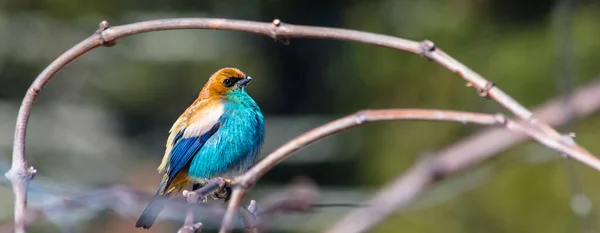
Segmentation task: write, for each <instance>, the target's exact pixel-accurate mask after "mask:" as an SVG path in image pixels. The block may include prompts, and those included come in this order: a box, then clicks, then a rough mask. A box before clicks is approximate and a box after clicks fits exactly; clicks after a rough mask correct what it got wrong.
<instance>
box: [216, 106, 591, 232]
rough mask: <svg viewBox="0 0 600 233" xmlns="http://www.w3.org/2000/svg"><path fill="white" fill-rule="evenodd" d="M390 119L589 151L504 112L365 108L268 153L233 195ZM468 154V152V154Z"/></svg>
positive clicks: (240, 179)
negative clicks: (483, 129) (501, 131)
mask: <svg viewBox="0 0 600 233" xmlns="http://www.w3.org/2000/svg"><path fill="white" fill-rule="evenodd" d="M390 120H430V121H455V122H461V123H472V124H480V125H501V126H504V127H505V128H506V129H508V130H511V131H515V132H519V133H523V134H526V135H529V136H530V137H532V138H534V139H536V140H537V141H539V142H540V143H542V144H544V145H546V146H547V147H549V148H552V149H555V150H557V151H561V152H564V153H566V154H570V155H571V154H576V155H580V156H581V154H583V155H587V154H584V153H586V152H585V150H583V149H582V148H581V147H579V146H577V145H575V144H574V143H564V142H562V140H561V141H558V140H555V139H554V138H552V137H551V136H549V135H547V134H545V133H544V132H542V131H541V130H539V129H538V128H537V127H534V126H533V125H531V124H529V123H528V122H517V121H513V120H509V119H507V118H506V117H504V116H503V115H501V114H496V115H489V114H478V113H467V112H458V111H441V110H418V109H404V110H400V109H396V110H394V109H390V110H365V111H360V112H357V113H356V114H353V115H349V116H346V117H344V118H340V119H338V120H336V121H333V122H330V123H327V124H325V125H322V126H320V127H318V128H315V129H313V130H311V131H309V132H306V133H304V134H302V135H300V136H298V137H296V138H295V139H293V140H291V141H289V142H288V143H286V144H284V145H282V146H281V147H279V148H278V149H277V150H275V151H274V152H272V153H271V154H269V155H267V156H266V157H265V158H264V159H263V160H261V161H260V162H258V163H257V164H256V165H254V166H253V167H252V168H250V169H249V170H248V171H247V172H246V173H244V174H243V175H241V176H239V177H237V178H236V179H235V180H234V181H233V184H234V185H236V186H235V187H234V191H233V194H232V199H233V200H241V199H242V198H243V196H244V195H245V193H246V190H247V188H248V187H250V186H251V185H254V184H255V183H256V181H257V180H258V179H259V178H260V177H262V176H263V175H264V174H265V173H266V172H267V171H269V170H270V169H271V168H273V167H274V166H275V165H277V164H278V163H280V162H281V161H283V160H284V159H286V158H288V157H289V156H291V154H292V153H293V152H295V151H298V150H300V149H301V148H303V147H305V146H307V145H309V144H310V143H313V142H315V141H317V140H319V139H322V138H324V137H327V136H329V135H332V134H335V133H338V132H341V131H343V130H346V129H349V128H352V127H356V126H359V125H362V124H364V123H368V122H376V121H390ZM466 155H467V156H468V154H466ZM443 165H444V164H436V167H435V168H432V169H435V170H434V171H435V174H441V172H442V171H444V170H445V169H446V168H444V167H443ZM438 166H439V167H438ZM238 204H239V203H238V202H233V201H232V202H231V203H230V204H229V208H228V212H227V213H226V214H225V218H224V219H223V225H222V228H221V233H224V232H228V231H229V229H228V226H230V225H231V224H232V222H233V216H235V210H236V209H237V205H238Z"/></svg>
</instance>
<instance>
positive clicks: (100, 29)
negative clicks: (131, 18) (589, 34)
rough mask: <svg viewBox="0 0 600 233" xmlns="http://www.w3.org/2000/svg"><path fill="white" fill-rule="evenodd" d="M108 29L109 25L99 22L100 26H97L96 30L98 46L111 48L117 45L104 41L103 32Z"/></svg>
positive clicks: (104, 21)
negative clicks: (98, 40)
mask: <svg viewBox="0 0 600 233" xmlns="http://www.w3.org/2000/svg"><path fill="white" fill-rule="evenodd" d="M109 28H110V24H109V23H108V22H107V21H106V20H102V22H100V25H99V26H98V30H96V34H98V37H99V39H100V44H101V45H102V46H104V47H112V46H114V45H116V44H117V42H116V41H107V40H106V39H104V31H106V30H108V29H109Z"/></svg>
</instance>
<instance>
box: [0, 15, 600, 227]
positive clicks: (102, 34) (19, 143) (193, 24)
mask: <svg viewBox="0 0 600 233" xmlns="http://www.w3.org/2000/svg"><path fill="white" fill-rule="evenodd" d="M175 29H216V30H230V31H241V32H248V33H254V34H260V35H265V36H269V37H271V38H273V39H275V40H277V41H285V40H287V39H289V38H301V37H302V38H322V39H336V40H345V41H354V42H360V43H366V44H373V45H378V46H383V47H388V48H393V49H398V50H403V51H407V52H410V53H414V54H419V55H422V56H424V57H427V58H429V59H431V60H433V61H435V62H437V63H439V64H440V65H442V66H444V67H446V68H448V69H449V70H451V71H452V72H454V73H456V74H458V75H459V76H461V77H462V78H464V79H465V80H467V81H468V82H469V83H470V84H472V86H474V87H476V88H478V90H480V94H482V96H490V97H492V98H494V99H495V100H496V101H497V102H498V103H500V104H501V105H503V106H504V107H506V108H507V109H509V110H510V111H511V112H513V113H514V114H515V115H517V116H519V117H520V118H521V119H524V120H531V122H532V123H533V124H535V125H536V126H537V127H539V128H540V129H542V130H543V131H544V132H545V133H546V134H547V135H549V136H551V137H552V140H554V141H555V142H557V143H558V142H560V143H568V140H566V139H565V138H563V137H561V136H560V134H559V133H558V132H556V131H555V130H554V129H552V128H551V127H549V126H548V125H546V124H544V123H542V122H539V121H537V120H535V118H533V115H532V114H531V112H529V110H527V109H526V108H524V107H523V106H522V105H520V104H519V103H517V102H516V101H515V100H514V99H512V98H510V97H509V96H508V95H506V94H505V93H504V92H502V91H501V90H500V89H498V88H497V87H495V86H494V85H493V83H492V82H489V81H487V80H486V79H484V78H483V77H482V76H481V75H479V74H477V73H475V72H474V71H472V70H471V69H469V68H467V67H466V66H465V65H463V64H462V63H460V62H458V61H456V60H455V59H453V58H452V57H450V56H448V55H447V54H445V53H444V52H443V51H442V50H440V49H437V48H436V47H435V46H434V44H433V42H431V41H427V40H426V41H423V42H421V43H418V42H415V41H410V40H405V39H400V38H396V37H392V36H386V35H380V34H375V33H368V32H360V31H355V30H347V29H335V28H326V27H312V26H298V25H291V24H284V23H282V22H281V21H280V20H278V19H276V20H274V21H273V22H272V23H260V22H252V21H244V20H230V19H211V18H180V19H162V20H151V21H145V22H139V23H133V24H127V25H122V26H116V27H110V25H109V24H108V23H107V22H106V21H103V22H102V23H100V28H99V29H98V31H97V32H96V33H95V34H94V35H92V36H90V37H88V38H87V39H85V40H83V41H81V42H80V43H79V44H77V45H75V46H74V47H73V48H71V49H69V50H68V51H66V52H65V53H63V54H62V55H61V56H59V57H58V58H57V59H56V60H54V61H53V62H52V63H51V64H50V65H49V66H48V67H46V69H44V71H42V73H40V74H39V75H38V77H37V78H36V79H35V81H34V82H33V84H32V85H31V87H30V88H29V90H28V92H27V94H26V95H25V97H24V99H23V102H22V104H21V107H20V109H19V114H18V116H17V123H16V128H15V137H14V143H13V161H12V166H11V169H10V170H9V171H8V172H7V174H6V176H7V177H8V178H9V179H10V180H11V184H12V186H13V188H14V192H15V201H16V202H15V223H16V224H17V226H18V227H17V232H25V221H22V220H23V219H22V218H23V216H24V213H25V208H26V201H27V198H26V187H27V183H28V181H29V180H31V178H32V177H33V174H35V169H33V168H31V169H26V167H27V162H26V157H25V135H26V129H27V122H28V119H29V115H30V111H31V107H32V105H33V102H34V101H35V99H36V98H37V96H38V95H39V93H40V92H41V91H42V89H43V88H44V86H45V85H46V84H47V83H48V82H49V81H50V80H51V79H52V78H53V77H54V75H56V73H57V72H58V71H59V70H60V69H62V68H63V67H64V66H66V65H67V64H68V63H70V62H71V61H73V60H74V59H76V58H77V57H79V56H81V55H83V54H84V53H86V52H88V51H90V50H92V49H94V48H97V47H100V46H112V45H114V44H115V43H116V41H117V40H118V39H120V38H123V37H126V36H129V35H134V34H139V33H143V32H150V31H159V30H175ZM578 150H579V151H578V153H567V154H569V155H570V156H572V157H573V158H574V159H576V160H578V161H579V162H581V163H584V164H586V165H587V166H590V167H593V168H594V169H596V170H599V171H600V160H598V159H597V158H595V157H594V156H592V155H590V154H589V153H588V152H587V151H585V150H584V149H582V148H580V149H578Z"/></svg>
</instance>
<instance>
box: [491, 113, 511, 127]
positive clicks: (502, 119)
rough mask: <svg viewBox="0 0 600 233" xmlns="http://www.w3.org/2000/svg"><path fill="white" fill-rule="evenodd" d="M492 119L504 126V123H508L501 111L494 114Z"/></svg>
mask: <svg viewBox="0 0 600 233" xmlns="http://www.w3.org/2000/svg"><path fill="white" fill-rule="evenodd" d="M494 119H495V120H496V122H498V124H501V125H504V126H505V125H506V123H508V118H507V117H506V116H505V115H504V114H502V113H496V114H494Z"/></svg>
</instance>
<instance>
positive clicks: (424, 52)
mask: <svg viewBox="0 0 600 233" xmlns="http://www.w3.org/2000/svg"><path fill="white" fill-rule="evenodd" d="M419 45H420V47H421V56H423V57H425V58H427V60H430V61H431V58H429V57H430V55H431V53H432V52H434V51H435V50H436V47H435V44H434V43H433V41H430V40H423V41H421V42H420V43H419Z"/></svg>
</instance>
